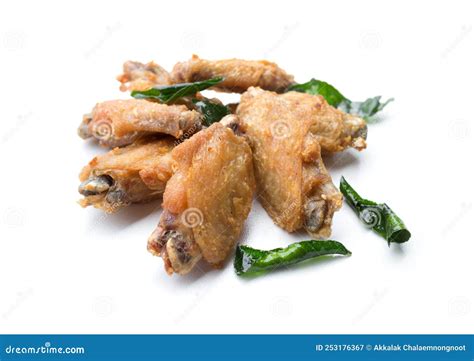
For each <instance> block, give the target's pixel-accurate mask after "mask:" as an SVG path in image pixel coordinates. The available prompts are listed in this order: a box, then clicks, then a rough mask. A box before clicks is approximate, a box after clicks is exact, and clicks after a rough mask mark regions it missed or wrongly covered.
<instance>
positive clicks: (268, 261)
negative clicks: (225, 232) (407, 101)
mask: <svg viewBox="0 0 474 361" xmlns="http://www.w3.org/2000/svg"><path fill="white" fill-rule="evenodd" d="M336 254H339V255H346V256H347V255H351V252H350V251H349V250H347V249H346V247H344V245H343V244H342V243H339V242H337V241H316V240H309V241H301V242H296V243H293V244H290V245H289V246H288V247H286V248H276V249H272V250H269V251H263V250H259V249H255V248H251V247H248V246H238V247H237V251H236V254H235V260H234V269H235V272H236V273H237V274H238V275H243V274H258V273H261V272H264V271H272V270H274V269H277V268H281V267H284V266H289V265H292V264H295V263H299V262H303V261H305V260H308V259H310V258H315V257H319V256H325V255H336Z"/></svg>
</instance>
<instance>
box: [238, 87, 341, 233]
mask: <svg viewBox="0 0 474 361" xmlns="http://www.w3.org/2000/svg"><path fill="white" fill-rule="evenodd" d="M304 98H305V97H303V98H301V97H300V94H299V93H293V92H291V93H286V94H283V95H277V94H276V93H272V92H265V91H263V90H261V89H257V88H250V89H249V90H248V91H247V92H246V93H245V94H243V95H242V97H241V102H240V105H239V107H238V108H237V115H238V117H239V120H240V129H241V130H242V131H243V132H244V133H245V135H246V137H247V138H248V140H249V142H250V146H251V148H252V151H253V159H254V168H255V178H256V180H257V189H258V195H259V198H260V201H261V203H262V205H263V206H264V208H265V209H266V211H267V212H268V214H269V215H270V216H271V218H272V219H273V221H274V222H275V223H276V224H277V225H279V226H280V227H282V228H284V229H285V230H287V231H289V232H293V231H296V230H298V229H300V228H303V227H304V228H305V229H306V230H307V231H308V232H309V233H310V234H311V235H312V236H314V237H316V238H320V237H328V236H329V235H330V233H331V223H332V217H333V214H334V212H335V211H337V210H338V209H339V208H340V207H341V205H342V195H341V194H340V193H339V191H338V189H337V188H336V187H335V186H334V184H333V183H332V180H331V176H330V175H329V173H328V172H327V170H326V168H325V166H324V164H323V161H322V159H321V147H320V144H319V139H321V136H320V133H318V131H319V129H320V127H319V123H318V122H319V118H318V116H317V115H318V111H319V110H324V113H323V114H324V117H328V116H329V115H328V114H331V112H332V110H327V109H325V107H326V106H327V104H325V101H324V100H323V99H321V98H319V97H315V101H313V102H311V101H309V102H308V101H306V102H305V101H304V100H305V99H304Z"/></svg>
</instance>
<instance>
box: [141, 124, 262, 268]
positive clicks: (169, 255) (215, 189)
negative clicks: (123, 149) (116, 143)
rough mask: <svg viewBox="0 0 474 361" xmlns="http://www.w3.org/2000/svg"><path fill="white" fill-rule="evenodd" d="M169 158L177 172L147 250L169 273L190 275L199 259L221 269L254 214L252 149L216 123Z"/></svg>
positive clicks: (171, 180) (170, 183)
mask: <svg viewBox="0 0 474 361" xmlns="http://www.w3.org/2000/svg"><path fill="white" fill-rule="evenodd" d="M228 117H235V116H233V115H231V116H228ZM228 117H226V118H227V119H226V121H225V122H227V120H228ZM225 122H224V123H225ZM171 156H172V159H173V160H172V164H173V169H174V171H175V172H174V174H173V176H172V177H171V179H170V180H169V181H168V183H167V185H166V189H165V193H164V196H163V208H164V210H163V214H162V215H161V218H160V221H159V224H158V227H157V228H156V229H155V231H154V232H153V233H152V235H151V236H150V237H149V239H148V250H149V251H150V252H151V253H153V254H154V255H156V256H160V257H162V258H163V260H164V263H165V269H166V271H167V272H168V274H172V273H178V274H186V273H188V272H189V271H190V270H191V269H192V268H193V267H194V266H195V264H196V263H197V262H198V261H199V260H200V259H201V258H203V259H204V260H205V261H207V262H208V263H210V264H211V265H213V266H214V267H221V266H222V263H223V262H224V260H225V259H226V258H227V256H228V255H229V253H230V252H231V251H232V249H233V247H234V245H235V243H236V242H237V239H238V237H239V235H240V234H241V232H242V227H243V224H244V222H245V219H246V218H247V216H248V214H249V212H250V207H251V203H252V197H253V193H254V189H255V180H254V174H253V166H252V153H251V150H250V147H249V145H248V144H247V142H246V141H245V139H244V138H243V137H240V136H238V135H236V134H234V132H233V131H232V130H231V129H230V128H228V127H226V126H224V125H223V124H221V123H214V124H213V125H211V126H210V127H209V128H207V129H205V130H202V131H200V132H199V133H197V134H195V135H194V136H192V137H191V138H190V139H188V140H185V141H184V142H183V143H181V144H180V145H178V146H177V147H176V148H175V149H174V150H173V151H172V153H171Z"/></svg>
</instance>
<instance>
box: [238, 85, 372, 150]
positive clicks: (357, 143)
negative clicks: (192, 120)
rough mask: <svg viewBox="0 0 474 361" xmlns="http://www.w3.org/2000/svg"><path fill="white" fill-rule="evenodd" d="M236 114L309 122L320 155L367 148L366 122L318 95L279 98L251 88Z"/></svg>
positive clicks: (278, 95)
mask: <svg viewBox="0 0 474 361" xmlns="http://www.w3.org/2000/svg"><path fill="white" fill-rule="evenodd" d="M239 110H240V112H241V113H242V114H247V113H249V114H256V113H258V114H264V113H269V114H271V115H269V116H271V117H277V115H276V114H277V113H278V112H279V111H282V110H283V111H284V112H285V114H286V116H287V117H289V118H291V117H293V119H294V122H296V123H297V124H298V122H300V121H302V122H305V121H310V122H311V133H312V134H313V135H314V136H315V137H316V139H317V141H318V142H319V144H320V145H321V149H322V151H323V153H332V152H340V151H342V150H344V149H346V148H348V147H353V148H355V149H357V150H362V149H365V147H366V145H367V144H366V138H367V124H366V123H365V120H364V119H362V118H359V117H356V116H354V115H351V114H347V113H344V112H342V111H340V110H338V109H335V108H334V107H332V106H330V105H329V104H328V103H327V101H326V100H325V99H324V98H323V97H322V96H320V95H311V94H306V93H299V92H293V91H291V92H288V93H285V94H281V95H280V94H276V93H274V92H269V91H264V90H262V89H259V88H251V89H249V91H248V92H246V93H245V94H244V95H242V98H241V103H240V106H239ZM290 125H291V124H290Z"/></svg>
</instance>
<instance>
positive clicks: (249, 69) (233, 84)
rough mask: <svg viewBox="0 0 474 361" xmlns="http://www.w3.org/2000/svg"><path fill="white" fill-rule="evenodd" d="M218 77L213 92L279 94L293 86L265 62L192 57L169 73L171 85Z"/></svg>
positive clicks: (288, 76)
mask: <svg viewBox="0 0 474 361" xmlns="http://www.w3.org/2000/svg"><path fill="white" fill-rule="evenodd" d="M218 76H222V77H224V81H223V82H222V83H220V84H218V85H217V86H215V87H214V88H213V89H214V90H218V91H224V92H233V93H243V92H245V91H246V90H247V88H249V87H251V86H258V87H260V88H262V89H267V90H273V91H277V92H282V91H284V90H285V89H286V88H288V86H290V85H291V84H293V82H294V80H293V76H292V75H289V74H287V73H286V72H285V71H284V70H283V69H281V68H279V67H278V65H276V64H275V63H272V62H269V61H266V60H259V61H254V60H241V59H226V60H214V61H213V60H204V59H201V58H199V57H198V56H197V55H193V56H192V58H191V59H190V60H188V61H185V62H181V63H177V64H176V65H175V66H174V68H173V71H172V72H171V78H172V81H173V83H184V82H194V81H200V80H206V79H210V78H214V77H218Z"/></svg>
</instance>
